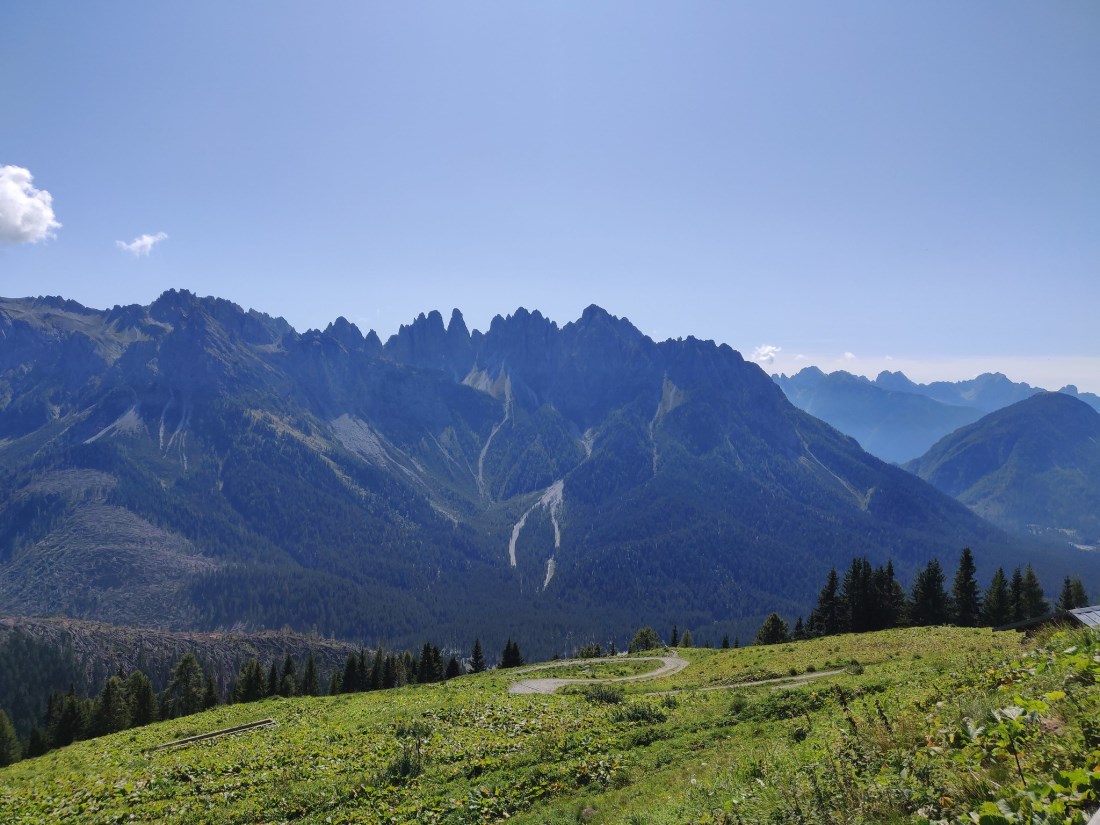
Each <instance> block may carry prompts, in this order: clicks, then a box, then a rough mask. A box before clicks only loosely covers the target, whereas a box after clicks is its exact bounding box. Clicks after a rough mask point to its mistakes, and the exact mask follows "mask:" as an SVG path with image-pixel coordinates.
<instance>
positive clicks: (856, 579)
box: [840, 558, 876, 633]
mask: <svg viewBox="0 0 1100 825" xmlns="http://www.w3.org/2000/svg"><path fill="white" fill-rule="evenodd" d="M840 605H841V607H840V616H841V626H842V628H843V630H850V631H851V632H852V633H863V632H865V631H868V630H874V629H875V628H874V623H873V617H874V614H875V612H876V610H875V608H876V604H875V594H874V589H873V582H872V573H871V563H870V562H869V561H867V559H865V558H863V559H852V564H851V567H849V568H848V572H847V573H845V574H844V584H843V585H842V587H841V595H840Z"/></svg>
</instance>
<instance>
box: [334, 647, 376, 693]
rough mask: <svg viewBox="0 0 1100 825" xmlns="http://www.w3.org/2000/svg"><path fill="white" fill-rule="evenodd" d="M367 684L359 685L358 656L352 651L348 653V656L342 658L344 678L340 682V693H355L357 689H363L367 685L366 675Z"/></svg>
mask: <svg viewBox="0 0 1100 825" xmlns="http://www.w3.org/2000/svg"><path fill="white" fill-rule="evenodd" d="M367 679H368V684H364V685H361V684H360V682H359V657H358V656H356V655H355V654H354V653H349V654H348V658H347V659H345V660H344V678H343V679H342V680H341V682H340V691H341V692H342V693H355V692H356V691H358V690H363V689H364V688H366V687H368V686H369V679H370V677H369V676H368V677H367Z"/></svg>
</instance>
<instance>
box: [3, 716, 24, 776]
mask: <svg viewBox="0 0 1100 825" xmlns="http://www.w3.org/2000/svg"><path fill="white" fill-rule="evenodd" d="M22 756H23V748H22V746H20V744H19V737H18V736H16V734H15V726H14V725H13V724H12V723H11V719H9V718H8V715H7V714H6V713H4V711H3V710H0V768H2V767H4V766H5V765H11V764H12V763H14V762H18V761H19V760H20V759H21V758H22Z"/></svg>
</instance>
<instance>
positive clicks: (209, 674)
mask: <svg viewBox="0 0 1100 825" xmlns="http://www.w3.org/2000/svg"><path fill="white" fill-rule="evenodd" d="M202 706H203V708H204V709H206V710H209V709H210V708H216V707H217V706H218V684H217V682H215V681H214V671H213V670H210V669H209V668H208V669H207V671H206V682H205V684H204V685H203V695H202Z"/></svg>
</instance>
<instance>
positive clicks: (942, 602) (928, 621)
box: [909, 559, 950, 627]
mask: <svg viewBox="0 0 1100 825" xmlns="http://www.w3.org/2000/svg"><path fill="white" fill-rule="evenodd" d="M949 618H950V610H949V603H948V600H947V591H945V590H944V575H943V568H942V567H941V566H940V563H939V562H938V561H937V560H936V559H932V560H931V561H930V562H928V566H927V567H925V568H924V569H923V570H921V571H920V572H919V573H917V578H916V580H915V581H914V582H913V597H912V599H911V600H910V603H909V620H910V621H911V622H912V624H913V626H914V627H927V626H930V625H941V624H947V620H948V619H949Z"/></svg>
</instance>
